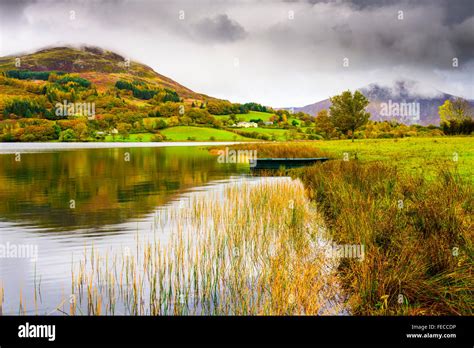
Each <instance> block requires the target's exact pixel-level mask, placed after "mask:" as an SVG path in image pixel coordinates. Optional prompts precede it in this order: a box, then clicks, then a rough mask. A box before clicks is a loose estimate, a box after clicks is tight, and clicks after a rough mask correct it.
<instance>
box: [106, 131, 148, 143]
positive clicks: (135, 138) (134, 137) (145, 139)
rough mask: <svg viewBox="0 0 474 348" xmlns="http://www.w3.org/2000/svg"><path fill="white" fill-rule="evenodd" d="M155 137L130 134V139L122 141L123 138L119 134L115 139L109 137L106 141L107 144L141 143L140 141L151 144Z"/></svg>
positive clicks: (145, 134)
mask: <svg viewBox="0 0 474 348" xmlns="http://www.w3.org/2000/svg"><path fill="white" fill-rule="evenodd" d="M153 135H154V134H153V133H138V134H130V135H129V136H128V138H126V139H125V140H124V139H122V137H121V136H120V135H119V134H117V135H116V136H115V139H114V137H112V136H111V135H107V136H106V137H105V141H107V142H140V141H143V142H149V141H151V139H152V138H153ZM140 138H141V139H140Z"/></svg>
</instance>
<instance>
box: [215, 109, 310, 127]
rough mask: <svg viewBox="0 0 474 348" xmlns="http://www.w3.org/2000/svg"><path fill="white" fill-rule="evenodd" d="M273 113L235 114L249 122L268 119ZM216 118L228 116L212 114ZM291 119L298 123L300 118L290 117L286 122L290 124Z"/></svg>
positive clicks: (250, 112)
mask: <svg viewBox="0 0 474 348" xmlns="http://www.w3.org/2000/svg"><path fill="white" fill-rule="evenodd" d="M273 115H274V114H272V113H268V112H260V111H249V113H248V114H235V116H237V118H238V119H239V120H243V121H245V122H249V121H250V120H257V119H261V120H262V121H263V122H266V121H269V119H270V117H272V116H273ZM214 117H215V118H217V119H220V120H222V119H226V118H228V117H229V115H221V116H214ZM293 120H296V122H298V124H300V122H301V121H300V120H297V119H296V118H293V117H290V118H289V119H288V123H290V124H291V122H293Z"/></svg>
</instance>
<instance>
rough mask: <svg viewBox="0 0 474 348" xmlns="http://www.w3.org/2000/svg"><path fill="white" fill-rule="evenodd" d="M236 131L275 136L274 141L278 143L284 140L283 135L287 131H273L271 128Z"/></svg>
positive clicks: (240, 129)
mask: <svg viewBox="0 0 474 348" xmlns="http://www.w3.org/2000/svg"><path fill="white" fill-rule="evenodd" d="M238 130H239V131H241V132H246V133H253V132H257V133H260V134H267V135H269V136H270V137H271V136H273V135H275V137H276V140H278V141H284V140H286V138H285V133H286V132H288V130H286V129H273V128H238Z"/></svg>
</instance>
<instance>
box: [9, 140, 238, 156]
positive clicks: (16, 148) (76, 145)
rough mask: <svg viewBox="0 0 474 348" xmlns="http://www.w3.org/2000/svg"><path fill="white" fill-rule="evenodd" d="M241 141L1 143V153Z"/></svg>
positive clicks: (234, 142)
mask: <svg viewBox="0 0 474 348" xmlns="http://www.w3.org/2000/svg"><path fill="white" fill-rule="evenodd" d="M241 143H242V142H240V141H192V142H191V141H189V142H187V141H182V142H169V141H164V142H147V143H141V142H127V143H124V142H89V143H88V142H84V143H81V142H71V143H0V154H9V153H15V152H42V151H51V150H54V151H67V150H79V149H109V148H132V147H133V148H135V147H173V146H179V147H182V146H222V145H236V144H241Z"/></svg>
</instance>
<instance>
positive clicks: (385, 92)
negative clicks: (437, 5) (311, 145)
mask: <svg viewBox="0 0 474 348" xmlns="http://www.w3.org/2000/svg"><path fill="white" fill-rule="evenodd" d="M359 91H361V92H362V93H363V94H364V95H365V96H366V97H367V98H368V99H369V101H370V104H369V106H368V107H367V111H369V112H370V113H371V115H372V116H371V120H374V121H385V120H396V121H398V122H401V123H405V124H421V125H424V126H427V125H430V124H433V125H438V124H439V114H438V107H439V106H440V105H442V104H443V103H444V102H445V101H446V99H452V98H457V97H456V96H454V95H452V94H448V93H443V92H440V91H437V90H432V89H429V88H426V87H425V86H422V85H421V84H420V83H419V82H415V81H409V80H401V81H397V82H395V83H394V84H393V85H392V86H381V85H378V84H375V83H374V84H370V85H369V86H367V87H363V88H360V89H359ZM469 102H470V103H471V105H472V106H473V107H474V101H472V100H471V101H469ZM330 106H331V101H330V100H329V98H328V99H324V100H322V101H319V102H316V103H314V104H309V105H306V106H303V107H294V108H291V109H292V110H293V111H294V112H300V111H302V112H305V113H307V114H310V115H316V114H317V113H318V112H319V111H321V110H323V109H329V107H330ZM286 109H289V108H286Z"/></svg>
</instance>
